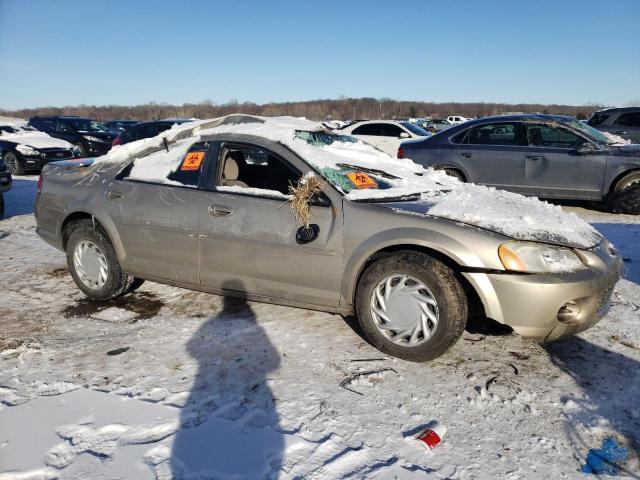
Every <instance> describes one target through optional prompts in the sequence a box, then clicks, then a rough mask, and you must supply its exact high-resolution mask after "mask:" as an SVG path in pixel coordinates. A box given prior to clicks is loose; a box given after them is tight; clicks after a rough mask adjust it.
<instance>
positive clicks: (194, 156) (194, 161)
mask: <svg viewBox="0 0 640 480" xmlns="http://www.w3.org/2000/svg"><path fill="white" fill-rule="evenodd" d="M204 154H205V152H189V153H187V156H186V157H184V160H183V162H182V167H181V168H180V170H185V171H187V172H191V171H194V170H198V169H199V168H200V165H201V164H202V159H204Z"/></svg>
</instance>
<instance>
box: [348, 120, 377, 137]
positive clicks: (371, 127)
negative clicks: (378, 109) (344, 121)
mask: <svg viewBox="0 0 640 480" xmlns="http://www.w3.org/2000/svg"><path fill="white" fill-rule="evenodd" d="M351 133H352V134H353V135H373V136H376V137H379V136H380V133H381V132H380V124H379V123H367V124H365V125H360V126H359V127H357V128H356V129H355V130H354V131H353V132H351Z"/></svg>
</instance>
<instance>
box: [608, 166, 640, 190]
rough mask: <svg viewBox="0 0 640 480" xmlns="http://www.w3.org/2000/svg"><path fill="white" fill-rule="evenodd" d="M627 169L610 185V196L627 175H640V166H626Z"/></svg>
mask: <svg viewBox="0 0 640 480" xmlns="http://www.w3.org/2000/svg"><path fill="white" fill-rule="evenodd" d="M625 167H627V169H625V170H622V171H621V172H619V173H618V174H617V175H616V176H615V177H614V179H613V180H612V181H611V183H610V184H609V189H608V193H609V194H612V193H613V192H614V189H615V188H616V185H617V184H618V183H619V182H620V180H622V179H623V178H624V177H626V176H627V175H629V174H631V173H640V165H628V166H625Z"/></svg>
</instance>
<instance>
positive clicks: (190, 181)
mask: <svg viewBox="0 0 640 480" xmlns="http://www.w3.org/2000/svg"><path fill="white" fill-rule="evenodd" d="M211 146H212V145H211V142H198V143H194V144H193V145H192V146H191V147H190V148H189V150H188V151H187V153H186V154H185V155H183V156H180V157H175V155H171V152H169V153H166V152H165V150H164V149H162V150H159V151H156V152H153V153H150V154H149V155H145V156H143V157H140V158H136V159H135V160H134V161H133V162H131V163H130V164H129V165H127V166H126V167H125V168H124V169H123V170H122V171H121V172H120V173H119V174H118V175H117V176H116V179H118V180H130V181H136V182H145V183H157V184H166V185H175V186H187V187H196V188H197V187H198V186H199V184H200V176H201V175H202V172H203V169H204V164H205V158H206V157H207V153H208V152H209V149H210V148H211ZM211 151H212V152H214V149H212V150H211ZM215 152H216V153H217V150H216V151H215Z"/></svg>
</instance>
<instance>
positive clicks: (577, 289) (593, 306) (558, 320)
mask: <svg viewBox="0 0 640 480" xmlns="http://www.w3.org/2000/svg"><path fill="white" fill-rule="evenodd" d="M605 248H606V247H605V246H604V245H601V246H599V247H597V248H596V249H594V250H591V251H587V252H581V254H583V256H584V257H585V259H586V261H587V264H588V268H587V269H585V270H582V271H579V272H571V273H564V274H529V275H523V274H506V273H504V274H487V273H465V274H464V275H465V277H466V278H467V280H469V282H470V283H471V284H472V285H473V286H474V287H475V288H476V291H477V292H478V294H479V296H480V299H481V300H482V303H483V304H484V307H485V313H486V315H487V317H489V318H492V319H494V320H496V321H498V322H500V323H504V324H506V325H509V326H510V327H511V328H513V330H514V331H515V332H516V333H518V334H520V335H523V336H526V337H534V338H540V339H544V340H555V339H557V338H560V337H564V336H567V335H571V334H574V333H577V332H580V331H582V330H585V329H587V328H589V327H591V326H592V325H594V324H595V323H597V322H598V321H599V320H600V319H601V318H602V317H603V316H604V315H606V313H607V312H608V310H609V306H610V297H611V293H612V292H613V287H614V286H615V284H616V282H617V281H618V280H619V278H620V274H621V270H622V260H621V258H620V257H619V256H617V255H610V254H608V252H606V251H605ZM569 302H574V304H569V305H568V308H569V309H570V310H571V311H572V312H573V314H568V312H567V310H566V309H564V310H563V313H564V315H560V316H559V313H560V312H561V309H563V307H565V306H567V304H568V303H569Z"/></svg>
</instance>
